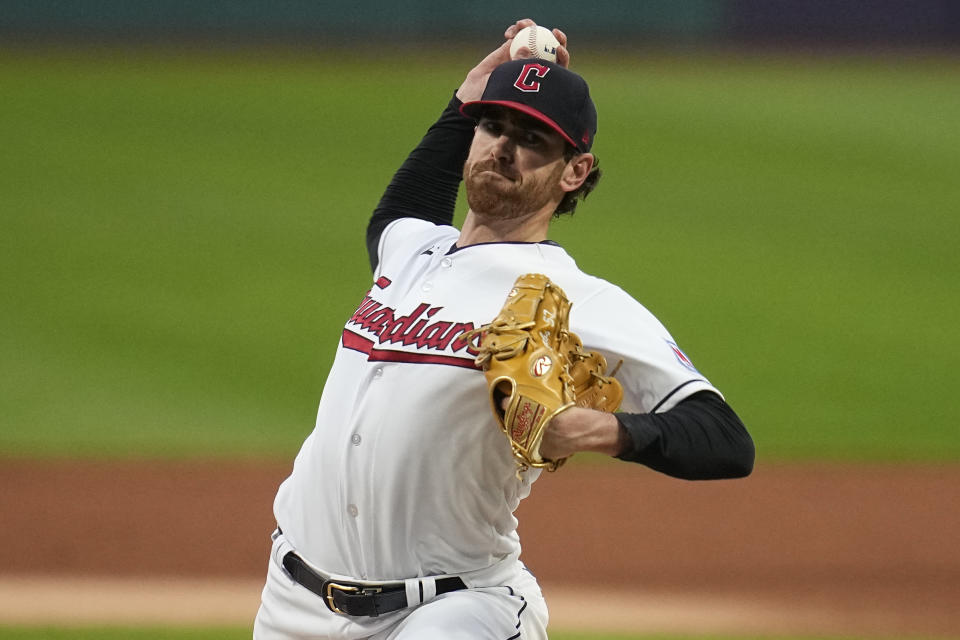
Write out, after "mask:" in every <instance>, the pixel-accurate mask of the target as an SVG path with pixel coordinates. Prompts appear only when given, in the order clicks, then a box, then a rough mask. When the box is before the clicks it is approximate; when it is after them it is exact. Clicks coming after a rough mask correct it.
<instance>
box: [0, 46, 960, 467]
mask: <svg viewBox="0 0 960 640" xmlns="http://www.w3.org/2000/svg"><path fill="white" fill-rule="evenodd" d="M442 60H443V62H442V63H440V62H437V61H435V60H430V59H429V57H428V56H426V55H420V56H401V57H400V58H398V59H397V60H396V61H393V62H388V63H386V64H384V63H382V62H379V63H376V64H374V63H371V62H370V61H365V60H362V59H352V58H348V57H346V56H344V55H343V54H332V53H331V54H323V53H315V54H303V55H293V54H262V55H261V54H256V53H249V54H243V55H241V54H236V55H233V54H224V53H222V54H194V55H191V56H179V57H178V56H173V55H167V54H148V53H142V52H141V53H136V54H124V53H121V52H113V53H99V54H79V53H76V52H68V51H64V52H48V53H36V54H25V53H12V52H5V53H3V54H2V55H0V86H2V87H3V100H0V140H3V149H4V151H3V153H0V211H2V213H0V217H2V228H3V232H2V234H0V295H2V299H3V304H2V305H0V351H2V353H3V358H2V359H0V394H2V395H0V415H2V418H0V420H2V428H0V454H2V455H16V456H48V455H81V456H114V457H116V456H120V457H122V456H237V455H244V456H272V457H279V458H282V459H289V458H291V457H292V455H293V453H294V452H295V451H296V450H297V448H298V446H299V444H300V442H301V441H302V439H303V438H304V437H305V436H306V434H307V433H308V432H309V430H310V429H311V428H312V423H313V414H314V411H315V408H316V403H317V400H318V398H319V394H320V390H321V388H322V385H323V381H324V376H325V374H326V371H327V369H328V367H329V365H330V363H331V360H332V356H333V353H334V347H335V344H336V340H337V336H338V334H339V331H340V328H341V327H342V324H343V322H344V320H345V318H346V317H348V316H349V315H350V314H351V313H352V311H353V309H354V308H355V306H356V304H357V303H358V302H359V300H360V298H361V297H362V296H363V293H364V291H365V289H366V286H367V283H368V277H369V275H368V268H367V266H366V257H365V251H364V245H363V229H364V227H365V222H366V218H367V215H368V214H369V212H370V210H371V209H372V207H373V206H374V205H375V204H376V202H377V200H378V198H379V196H380V194H381V192H382V189H383V187H384V186H385V184H386V182H387V181H388V179H389V178H390V175H391V173H392V171H393V169H394V168H395V167H396V166H397V165H398V164H399V163H400V161H401V160H402V159H403V157H404V156H405V154H406V153H407V151H408V150H409V149H410V148H412V146H413V145H414V144H416V142H417V140H418V139H419V136H420V135H421V133H422V131H423V130H425V128H426V127H427V126H428V125H429V124H430V123H431V122H432V120H433V118H434V117H435V116H436V115H437V114H439V112H440V111H441V110H442V108H443V106H444V105H445V103H446V101H447V99H448V98H449V96H450V95H451V94H452V92H453V90H454V89H455V88H456V86H457V84H458V83H459V80H460V78H461V77H462V74H463V73H465V71H466V70H467V68H468V67H469V66H470V63H471V58H469V57H464V56H445V57H443V58H442ZM577 62H578V64H577V68H578V70H579V71H581V72H582V73H583V74H584V75H585V76H586V77H587V78H588V79H589V80H590V81H591V84H592V87H593V93H594V95H595V98H596V101H597V103H598V106H599V110H600V131H599V135H598V138H597V143H596V147H595V150H596V152H597V154H598V155H599V157H600V159H601V166H602V167H603V168H604V169H605V172H606V175H605V177H604V180H603V181H602V184H601V185H600V188H599V189H598V190H597V192H596V193H595V194H594V195H593V196H591V198H590V200H588V201H587V203H586V204H585V205H583V206H582V207H581V210H580V211H579V212H578V213H577V214H576V215H575V216H574V217H573V218H572V219H568V220H563V221H560V222H558V223H557V224H556V225H555V233H554V239H556V240H558V241H559V242H561V243H562V244H564V245H565V246H566V247H567V248H568V249H569V250H570V252H571V253H572V254H573V255H574V256H575V257H577V258H578V261H579V262H580V264H581V266H583V267H585V268H586V269H587V270H588V271H592V272H594V273H596V274H597V275H600V276H603V277H606V278H608V279H610V280H613V281H615V282H617V283H620V284H622V286H624V287H625V288H626V289H627V290H628V291H630V292H631V293H632V294H634V296H635V297H637V298H638V299H639V300H641V301H642V302H644V303H645V304H646V305H647V306H648V307H649V308H650V309H651V310H653V311H654V313H656V314H657V315H658V316H659V317H660V318H661V319H662V320H663V321H664V323H665V324H666V325H667V326H668V327H669V328H670V329H671V331H672V332H673V334H674V336H675V337H676V338H677V340H678V341H679V343H680V344H681V346H683V348H684V349H685V350H686V351H687V352H688V353H689V354H690V355H691V356H692V358H693V359H694V362H695V363H696V364H697V365H698V367H699V368H700V370H701V371H702V372H704V373H705V374H706V375H707V376H708V377H710V378H711V380H712V381H713V382H714V383H715V384H717V386H718V387H720V389H721V390H722V391H724V392H725V394H726V395H727V397H728V400H729V401H730V402H731V404H732V405H733V406H734V407H735V408H736V409H737V410H738V412H739V413H740V414H741V415H742V416H743V417H744V419H745V422H746V423H747V425H748V427H749V428H750V429H751V431H752V433H753V434H754V436H755V439H756V441H757V445H758V456H759V460H761V461H767V460H777V459H780V460H791V459H792V460H802V459H841V460H894V461H896V460H929V461H956V460H957V459H958V458H960V430H958V429H957V428H956V425H957V424H958V423H960V405H957V403H955V402H953V401H951V400H950V398H951V397H952V393H953V389H952V386H953V380H954V378H955V375H956V371H957V368H958V365H960V338H958V333H957V331H956V330H955V327H956V324H957V317H958V311H960V295H958V291H960V257H958V251H957V249H956V246H957V243H958V240H960V225H958V222H957V221H958V213H960V182H958V181H957V180H956V175H955V174H956V168H957V167H958V166H960V127H958V126H957V123H958V122H960V63H958V62H957V61H956V60H952V61H951V60H936V59H926V58H920V57H917V58H913V59H906V58H900V59H897V58H878V59H876V60H870V59H867V58H863V57H822V58H813V59H804V60H799V59H795V60H791V59H786V58H784V59H763V58H761V57H756V58H746V57H744V58H733V57H724V56H708V55H701V56H694V57H689V58H677V57H658V56H649V57H643V58H641V57H637V58H636V59H628V60H624V59H617V60H616V62H613V61H608V60H603V59H600V58H595V59H586V58H585V57H583V58H578V60H577ZM462 213H463V208H462V207H461V209H460V215H461V216H462Z"/></svg>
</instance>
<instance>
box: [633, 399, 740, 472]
mask: <svg viewBox="0 0 960 640" xmlns="http://www.w3.org/2000/svg"><path fill="white" fill-rule="evenodd" d="M615 415H616V417H617V420H618V422H619V423H620V425H621V426H622V427H623V429H624V430H625V431H626V432H627V433H628V434H629V436H630V444H629V446H628V447H627V448H626V449H625V450H622V451H621V452H620V453H619V455H617V457H618V458H620V459H621V460H627V461H629V462H638V463H640V464H643V465H646V466H648V467H650V468H652V469H655V470H657V471H660V472H661V473H665V474H667V475H669V476H673V477H676V478H683V479H686V480H711V479H719V478H740V477H744V476H747V475H749V474H750V473H751V471H752V470H753V461H754V445H753V440H752V438H751V437H750V434H749V433H748V432H747V430H746V428H745V427H744V425H743V422H742V421H741V420H740V418H739V417H738V416H737V414H736V413H735V412H734V411H733V409H732V408H730V406H729V405H728V404H727V403H726V402H724V401H723V399H722V398H720V396H718V395H717V394H715V393H711V392H709V391H703V392H700V393H696V394H694V395H692V396H691V397H689V398H687V399H685V400H684V401H683V402H681V403H679V404H678V405H677V406H675V407H674V408H672V409H670V410H669V411H664V412H663V413H647V414H633V413H617V414H615Z"/></svg>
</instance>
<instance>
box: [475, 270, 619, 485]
mask: <svg viewBox="0 0 960 640" xmlns="http://www.w3.org/2000/svg"><path fill="white" fill-rule="evenodd" d="M569 316H570V301H569V300H568V299H567V296H566V294H564V292H563V290H562V289H561V288H560V287H558V286H557V285H555V284H553V283H552V282H550V280H549V279H548V278H547V277H546V276H545V275H542V274H539V273H530V274H526V275H522V276H520V277H519V278H517V281H516V282H515V283H514V285H513V288H512V289H511V290H510V293H509V294H508V295H507V300H506V302H505V303H504V305H503V308H502V309H501V310H500V313H499V314H498V315H497V317H496V318H495V319H494V321H493V322H491V323H490V324H487V325H484V326H482V327H479V328H478V329H475V330H474V331H472V332H471V333H472V334H473V335H471V336H470V339H471V340H473V338H474V337H475V336H477V335H479V336H480V340H479V345H478V346H477V347H476V349H477V351H478V354H477V356H476V363H477V366H479V367H480V368H482V369H483V371H484V374H485V375H486V378H487V387H488V389H489V391H490V405H491V408H492V409H493V414H494V415H495V416H496V418H497V421H498V423H499V424H500V428H501V429H502V430H503V432H504V433H505V434H506V435H507V437H508V438H509V439H510V444H511V447H512V448H513V454H514V456H515V457H516V458H517V464H518V465H519V467H520V470H521V471H523V470H526V469H527V468H529V467H543V468H546V469H547V470H548V471H555V470H556V469H557V468H558V467H559V466H560V465H562V464H563V463H564V462H566V460H567V458H561V459H559V460H548V459H545V458H544V457H543V456H541V455H540V442H541V440H542V439H543V434H544V431H545V429H546V428H547V426H548V425H549V424H550V421H551V420H552V419H553V418H554V417H555V416H557V415H558V414H559V413H560V412H562V411H565V410H566V409H568V408H570V407H572V406H574V405H579V406H583V407H588V408H593V409H599V410H602V411H615V410H616V409H617V408H618V407H619V406H620V401H621V400H622V398H623V388H622V387H621V386H620V383H619V382H617V380H615V379H614V378H612V377H610V376H607V375H605V373H604V372H605V370H606V366H607V363H606V360H605V359H604V357H603V356H602V355H600V354H597V353H591V352H587V351H584V350H583V345H582V343H581V341H580V338H579V337H577V335H576V334H574V333H572V332H571V331H570V329H569Z"/></svg>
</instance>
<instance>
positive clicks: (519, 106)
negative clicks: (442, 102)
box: [460, 100, 580, 149]
mask: <svg viewBox="0 0 960 640" xmlns="http://www.w3.org/2000/svg"><path fill="white" fill-rule="evenodd" d="M490 105H496V106H499V107H506V108H508V109H514V110H515V111H519V112H521V113H523V114H526V115H528V116H530V117H531V118H535V119H536V120H539V121H540V122H542V123H544V124H545V125H547V126H548V127H550V128H551V129H553V130H554V131H556V132H557V133H559V134H560V135H561V136H563V139H564V140H566V141H567V142H569V143H570V144H572V145H573V147H574V148H575V149H579V148H580V145H578V144H577V143H576V142H574V141H573V139H572V138H571V137H570V136H568V135H567V133H566V131H564V130H563V129H561V128H560V125H558V124H557V123H556V122H554V121H553V120H551V119H550V118H548V117H547V116H545V115H543V114H542V113H540V112H539V111H537V110H536V109H534V108H533V107H530V106H528V105H525V104H523V103H521V102H513V101H511V100H475V101H473V102H465V103H463V104H462V105H461V106H460V113H462V114H463V115H465V116H468V117H470V118H473V119H474V120H479V119H480V115H481V112H482V110H483V107H485V106H490Z"/></svg>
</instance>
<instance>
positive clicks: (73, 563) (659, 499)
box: [0, 460, 960, 637]
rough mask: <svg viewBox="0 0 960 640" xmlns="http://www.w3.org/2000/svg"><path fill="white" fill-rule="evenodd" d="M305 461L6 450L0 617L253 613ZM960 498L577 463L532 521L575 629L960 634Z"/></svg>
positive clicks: (544, 567) (928, 481)
mask: <svg viewBox="0 0 960 640" xmlns="http://www.w3.org/2000/svg"><path fill="white" fill-rule="evenodd" d="M288 470H289V465H288V464H272V463H260V462H202V461H198V462H166V463H159V462H136V461H126V462H110V463H97V462H67V461H45V462H37V461H23V460H0V487H2V491H0V522H2V523H4V524H5V525H6V526H3V527H0V624H2V623H3V622H5V621H6V622H22V623H31V624H34V623H38V622H43V621H46V622H48V623H58V624H60V623H64V624H66V623H70V622H76V623H81V622H105V621H109V619H111V618H110V616H111V614H112V615H113V616H114V617H113V619H114V620H116V622H124V623H131V622H137V621H142V622H157V621H162V620H166V621H168V622H170V623H178V622H179V623H181V624H188V623H189V624H195V623H198V622H204V621H206V622H209V623H213V624H223V623H224V622H231V621H232V622H233V623H234V624H241V625H243V624H247V623H249V621H250V620H251V619H252V616H253V615H254V613H255V609H256V604H257V600H258V591H259V586H260V583H261V580H262V576H263V574H264V571H265V563H266V557H267V550H268V547H269V545H268V541H269V540H268V536H269V532H270V531H271V530H272V528H273V526H274V523H273V518H272V515H271V502H272V498H273V495H274V492H275V491H276V487H277V485H278V484H279V483H280V481H282V480H283V478H284V477H285V476H286V474H287V472H288ZM958 505H960V466H936V467H924V466H875V465H873V466H854V467H842V466H832V465H827V464H823V465H803V466H800V465H781V466H760V467H758V469H757V470H756V471H755V472H754V475H753V476H751V477H750V478H748V479H746V480H736V481H722V482H710V483H691V482H684V481H679V480H673V479H670V478H666V477H663V476H660V475H658V474H655V473H653V472H651V471H648V470H645V469H642V468H638V467H636V466H631V465H626V464H612V465H597V466H594V465H584V464H576V463H574V464H573V465H570V466H568V467H566V468H564V469H562V470H561V471H560V472H558V473H556V474H549V475H547V474H544V476H543V477H542V478H541V480H540V481H538V482H537V484H536V485H535V486H534V491H533V494H532V496H531V497H530V498H528V499H527V500H526V501H525V502H524V503H523V505H522V506H521V508H520V510H519V518H520V522H521V527H520V533H521V539H522V540H523V543H524V554H523V557H524V559H525V561H526V562H527V565H528V566H529V567H530V568H531V569H532V570H533V572H534V573H536V574H537V575H538V576H539V577H540V579H541V582H542V583H543V585H544V590H545V592H546V595H547V598H548V603H549V604H550V605H551V614H552V620H553V622H552V624H554V625H555V626H557V627H558V628H561V627H562V628H569V629H577V628H583V629H596V630H602V629H626V630H631V631H635V632H640V631H675V632H696V633H699V632H724V633H731V632H742V633H788V632H792V633H836V634H840V633H843V634H870V635H876V636H881V635H883V636H889V637H911V636H913V637H916V636H928V637H932V636H939V637H960V607H957V604H956V603H958V602H960V544H958V540H960V508H958ZM185 603H189V604H190V606H187V605H186V604H185ZM191 612H192V613H191Z"/></svg>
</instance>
